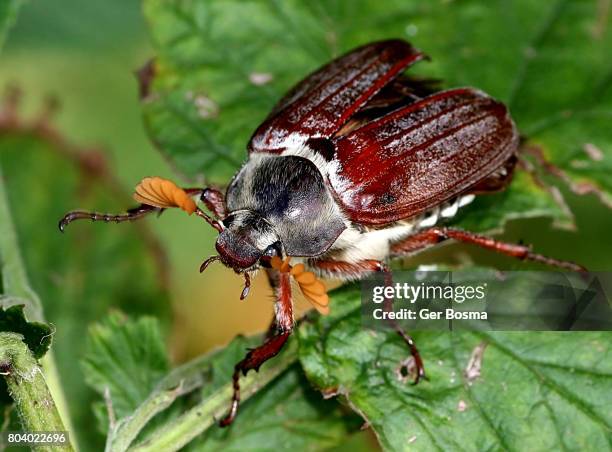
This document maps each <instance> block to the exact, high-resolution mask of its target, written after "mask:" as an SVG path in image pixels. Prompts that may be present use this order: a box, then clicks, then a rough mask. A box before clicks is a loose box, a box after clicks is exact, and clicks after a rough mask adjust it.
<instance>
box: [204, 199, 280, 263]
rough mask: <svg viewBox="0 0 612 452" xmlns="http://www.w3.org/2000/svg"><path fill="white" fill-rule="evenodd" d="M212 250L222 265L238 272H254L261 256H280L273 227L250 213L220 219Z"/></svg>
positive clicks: (245, 211)
mask: <svg viewBox="0 0 612 452" xmlns="http://www.w3.org/2000/svg"><path fill="white" fill-rule="evenodd" d="M223 226H224V227H223V230H222V231H221V233H220V234H219V237H218V238H217V243H216V244H215V247H216V248H217V252H218V253H219V258H220V260H221V262H223V264H225V265H226V266H227V267H230V268H232V269H233V270H234V271H235V272H237V273H243V272H246V271H250V270H253V269H254V267H256V266H257V265H258V264H259V261H260V259H261V258H262V257H264V256H265V257H272V256H281V254H282V250H281V243H280V241H279V238H278V235H277V234H276V232H275V231H274V228H273V227H272V225H270V223H268V222H267V221H266V220H265V219H264V218H263V217H262V216H261V215H259V214H258V213H257V212H255V211H253V210H248V209H244V210H237V211H234V212H232V213H231V214H230V215H228V216H227V217H226V218H224V219H223Z"/></svg>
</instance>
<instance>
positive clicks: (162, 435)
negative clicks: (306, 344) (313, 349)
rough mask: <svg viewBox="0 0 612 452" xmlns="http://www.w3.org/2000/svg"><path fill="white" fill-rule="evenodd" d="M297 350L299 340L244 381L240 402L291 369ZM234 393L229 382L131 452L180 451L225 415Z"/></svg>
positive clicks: (290, 343)
mask: <svg viewBox="0 0 612 452" xmlns="http://www.w3.org/2000/svg"><path fill="white" fill-rule="evenodd" d="M296 349H297V341H296V340H292V341H290V342H289V344H287V348H286V349H285V350H284V351H283V352H282V353H281V354H280V355H279V356H278V357H276V358H275V359H274V360H272V361H270V362H268V363H266V364H265V365H264V366H263V367H262V369H261V370H260V372H259V373H254V372H253V373H250V374H249V375H247V376H246V377H243V378H241V384H240V388H241V390H240V395H241V400H242V401H243V402H244V401H245V400H247V399H248V398H249V397H251V396H252V395H253V394H255V393H256V392H257V391H258V390H259V389H261V388H262V387H263V386H265V385H267V384H268V383H270V382H271V381H272V380H274V379H275V378H276V377H277V376H279V375H280V374H281V373H283V372H284V371H285V370H286V369H287V368H289V366H291V364H293V363H294V362H295V361H296V359H297V350H296ZM232 391H233V388H232V384H231V383H227V384H226V385H224V386H222V387H221V388H219V390H218V391H217V392H216V393H215V394H213V395H211V396H210V397H208V398H207V399H205V400H203V401H202V402H200V403H199V404H198V405H196V406H195V407H193V408H191V409H190V410H189V411H187V412H185V413H184V414H183V415H181V416H180V417H178V418H177V419H175V420H174V421H172V422H170V423H168V424H166V425H164V426H162V427H160V428H158V429H157V430H155V431H154V432H153V433H152V434H151V435H150V436H149V437H148V438H146V439H145V440H144V441H143V442H141V443H140V444H137V445H136V446H134V447H133V448H132V449H130V450H133V451H139V452H145V451H146V452H156V451H159V450H163V451H175V450H179V449H180V448H182V447H183V446H185V445H186V444H188V443H189V442H190V441H191V440H192V439H194V438H195V437H196V436H198V435H199V434H201V433H202V432H203V431H204V430H206V429H207V428H208V427H210V426H211V425H213V423H214V422H215V419H221V418H222V417H223V416H224V415H225V414H226V412H227V410H228V408H229V401H230V400H231V397H232Z"/></svg>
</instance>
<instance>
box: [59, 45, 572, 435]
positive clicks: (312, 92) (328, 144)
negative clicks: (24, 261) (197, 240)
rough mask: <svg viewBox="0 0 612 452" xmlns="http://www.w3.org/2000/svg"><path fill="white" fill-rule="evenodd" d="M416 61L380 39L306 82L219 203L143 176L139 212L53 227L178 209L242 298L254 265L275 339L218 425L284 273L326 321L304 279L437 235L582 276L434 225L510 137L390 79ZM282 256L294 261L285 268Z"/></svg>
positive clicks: (382, 267) (214, 195) (289, 316)
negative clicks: (268, 289) (199, 227)
mask: <svg viewBox="0 0 612 452" xmlns="http://www.w3.org/2000/svg"><path fill="white" fill-rule="evenodd" d="M424 58H426V56H425V55H424V54H423V53H422V52H421V51H419V50H417V49H416V48H414V47H413V46H412V45H410V44H409V43H407V42H405V41H403V40H399V39H395V40H386V41H380V42H374V43H370V44H367V45H364V46H361V47H358V48H356V49H354V50H352V51H350V52H348V53H346V54H345V55H343V56H340V57H339V58H337V59H335V60H333V61H331V62H330V63H328V64H327V65H325V66H323V67H322V68H320V69H318V70H317V71H315V72H313V73H312V74H310V75H309V76H307V77H306V78H305V79H304V80H302V81H301V82H300V83H298V84H297V85H296V86H295V87H294V88H293V89H292V90H291V91H290V92H289V93H288V94H286V95H285V96H284V97H283V98H282V99H281V100H280V101H279V102H278V103H277V105H276V106H275V107H274V108H273V110H272V112H271V113H270V115H269V116H268V118H267V119H266V120H265V121H264V122H263V123H262V124H261V125H260V126H259V127H258V128H257V130H256V131H255V133H254V134H253V136H252V137H251V140H250V141H249V143H248V159H247V161H246V162H245V163H244V165H243V166H242V168H241V169H240V170H239V171H238V173H237V174H236V175H235V176H234V178H233V179H232V181H231V182H230V184H229V186H228V188H227V190H226V192H225V196H224V195H223V193H222V192H221V191H219V190H217V189H214V188H203V189H193V188H191V189H185V190H182V189H179V188H178V187H176V186H174V185H173V184H172V183H170V182H169V181H163V180H161V179H148V180H147V179H145V180H144V181H143V183H141V185H139V186H138V187H137V193H136V195H135V197H136V199H137V200H138V201H140V202H141V205H140V206H139V207H137V208H135V209H132V210H130V211H128V212H127V213H126V214H122V215H108V214H98V213H90V212H83V211H73V212H69V213H68V214H66V216H65V217H64V218H63V219H62V220H61V221H60V229H61V230H62V231H63V230H64V227H65V226H66V225H67V224H68V223H70V222H71V221H74V220H76V219H83V218H88V219H91V220H94V221H97V220H102V221H115V222H122V221H128V220H136V219H139V218H142V217H144V216H145V215H147V214H149V213H151V212H160V211H163V209H165V208H168V207H174V206H178V207H182V208H183V209H184V210H187V211H188V212H190V213H193V212H195V213H196V214H197V215H198V216H199V217H201V218H203V219H204V220H206V221H207V222H208V223H209V224H210V225H211V226H213V227H214V228H215V229H216V230H217V231H218V232H219V236H218V238H217V241H216V250H217V252H218V255H216V256H213V257H211V258H209V259H207V260H206V261H205V262H204V263H203V264H202V266H201V268H200V270H201V271H203V270H204V269H205V268H206V267H207V265H208V264H209V263H210V262H213V261H215V260H219V261H221V262H222V263H223V264H224V265H226V266H227V267H229V268H231V269H232V270H234V271H235V272H236V273H239V274H242V275H244V277H245V288H244V290H243V292H242V296H241V298H244V297H245V296H246V295H247V293H248V289H249V285H250V275H251V274H252V273H253V272H255V271H256V270H258V269H260V268H263V269H265V271H266V273H267V274H268V277H269V280H270V283H271V285H272V287H273V288H274V290H275V293H276V302H275V318H274V328H275V334H272V335H270V336H269V337H268V338H267V340H266V341H265V342H264V343H263V344H262V345H261V346H259V347H257V348H255V349H253V350H250V351H249V352H248V353H247V354H246V357H245V358H244V359H243V360H242V361H240V362H239V363H238V364H236V367H235V370H234V375H233V383H234V397H233V400H232V404H231V407H230V411H229V414H228V415H227V416H226V417H225V418H224V419H223V420H222V421H221V425H228V424H230V423H231V422H232V421H233V419H234V417H235V416H236V413H237V410H238V406H239V402H240V385H239V377H240V373H242V374H246V373H247V372H248V371H249V370H251V369H258V368H259V366H261V365H262V364H263V363H264V362H265V361H267V360H268V359H270V358H272V357H273V356H275V355H276V354H277V353H278V352H279V351H280V350H281V348H282V347H283V345H284V344H285V343H286V341H287V339H288V338H289V335H290V334H291V332H292V329H293V327H294V315H293V305H292V297H291V285H290V276H291V275H292V274H293V275H294V276H295V275H300V274H301V276H296V278H298V281H299V282H300V281H301V282H300V284H301V285H300V287H301V288H302V290H303V291H304V293H305V295H307V297H308V298H310V299H311V301H313V303H315V306H316V307H318V308H319V310H321V311H323V312H325V311H326V310H327V296H326V295H325V294H324V293H322V291H321V287H320V286H319V285H317V284H318V281H316V280H314V275H312V273H314V274H316V275H318V276H321V277H333V278H339V279H343V280H356V279H360V278H362V277H364V276H366V275H369V274H372V273H375V272H382V273H383V274H384V275H385V277H386V281H390V272H389V269H388V267H387V264H386V262H387V261H388V259H389V258H392V257H396V256H406V255H410V254H413V253H416V252H418V251H421V250H423V249H425V248H427V247H429V246H432V245H436V244H438V243H440V242H442V241H444V240H447V239H454V240H458V241H461V242H467V243H472V244H475V245H478V246H480V247H483V248H488V249H491V250H493V251H496V252H499V253H503V254H506V255H509V256H512V257H516V258H519V259H528V260H532V261H538V262H541V263H544V264H548V265H553V266H557V267H560V268H564V269H568V270H572V271H582V270H583V268H582V267H581V266H579V265H577V264H574V263H572V262H566V261H560V260H556V259H553V258H549V257H546V256H543V255H540V254H536V253H532V252H531V251H530V248H529V247H526V246H523V245H515V244H510V243H505V242H501V241H497V240H495V239H492V238H489V237H486V236H482V235H477V234H474V233H470V232H467V231H462V230H458V229H453V228H448V227H444V226H441V225H440V224H441V223H442V221H443V220H445V219H447V218H451V217H452V216H453V215H455V213H456V212H457V209H459V208H461V207H462V206H464V205H465V204H467V203H469V202H470V201H471V200H472V199H473V198H474V196H475V195H479V194H483V193H488V192H494V191H497V190H500V189H503V188H504V187H505V186H507V184H508V183H509V182H510V180H511V178H512V174H513V170H514V166H515V163H516V161H517V155H518V149H519V135H518V133H517V130H516V126H515V124H514V122H513V121H512V118H511V117H510V115H509V113H508V111H507V109H506V107H505V106H504V105H503V104H502V103H501V102H498V101H496V100H494V99H493V98H491V97H490V96H488V95H487V94H485V93H483V92H481V91H479V90H476V89H473V88H459V89H451V90H447V91H436V90H435V89H434V87H433V86H432V85H431V83H428V82H427V81H419V80H417V79H413V78H409V77H406V76H405V75H402V73H403V71H404V70H405V69H406V68H407V67H408V66H410V65H412V64H413V63H415V62H417V61H419V60H422V59H424ZM194 197H197V198H199V200H200V201H201V202H202V203H203V205H204V206H206V208H207V209H208V211H210V212H211V213H212V215H213V216H212V217H211V216H209V215H208V214H206V213H205V212H204V211H203V210H202V209H200V208H199V207H197V206H196V205H195V202H194V201H193V199H192V198H194ZM288 257H291V258H293V259H294V262H298V264H297V265H295V266H294V267H291V266H290V265H289V264H288ZM298 268H299V271H298ZM305 270H308V271H305ZM299 278H301V280H300V279H299ZM307 281H308V282H307ZM302 283H303V285H302ZM308 284H310V285H308ZM397 330H398V333H400V334H401V335H402V337H403V338H404V340H405V341H406V342H407V344H408V346H409V347H410V351H411V353H412V356H413V359H414V363H415V367H416V372H415V380H414V382H415V383H417V382H418V381H419V379H421V378H423V377H424V376H425V370H424V366H423V362H422V359H421V357H420V355H419V352H418V350H417V348H416V346H415V345H414V342H413V341H412V339H411V338H410V336H408V335H407V334H406V333H405V332H404V331H402V330H401V329H399V328H398V329H397Z"/></svg>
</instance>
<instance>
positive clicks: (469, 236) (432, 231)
mask: <svg viewBox="0 0 612 452" xmlns="http://www.w3.org/2000/svg"><path fill="white" fill-rule="evenodd" d="M448 239H454V240H457V241H459V242H464V243H471V244H473V245H477V246H479V247H481V248H485V249H489V250H492V251H495V252H497V253H501V254H505V255H506V256H510V257H514V258H516V259H520V260H530V261H534V262H540V263H542V264H545V265H550V266H552V267H559V268H563V269H565V270H569V271H574V272H585V271H587V270H586V269H585V268H584V267H583V266H582V265H578V264H576V263H574V262H570V261H562V260H558V259H554V258H552V257H548V256H544V255H542V254H537V253H532V252H531V249H530V248H529V247H528V246H525V245H517V244H514V243H508V242H502V241H500V240H495V239H493V238H491V237H487V236H485V235H480V234H475V233H473V232H468V231H462V230H460V229H453V228H443V227H433V228H429V229H424V230H422V231H419V232H417V233H415V234H413V235H411V236H410V237H408V238H406V239H404V240H403V241H400V242H398V243H396V244H394V245H393V246H392V247H391V254H392V255H394V256H401V255H407V254H412V253H415V252H417V251H421V250H423V249H425V248H428V247H430V246H433V245H436V244H438V243H440V242H443V241H445V240H448Z"/></svg>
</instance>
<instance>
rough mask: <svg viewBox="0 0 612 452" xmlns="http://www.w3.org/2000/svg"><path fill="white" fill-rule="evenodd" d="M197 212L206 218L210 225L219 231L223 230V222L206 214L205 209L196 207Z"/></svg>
mask: <svg viewBox="0 0 612 452" xmlns="http://www.w3.org/2000/svg"><path fill="white" fill-rule="evenodd" d="M195 214H196V215H197V216H198V217H201V218H204V221H206V222H207V223H208V224H209V225H211V226H212V227H213V228H215V229H216V230H217V231H219V232H221V231H223V223H221V221H219V220H215V219H214V218H212V217H211V216H209V215H207V214H205V213H204V211H203V210H202V209H200V208H199V207H198V208H197V209H196V211H195Z"/></svg>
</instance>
